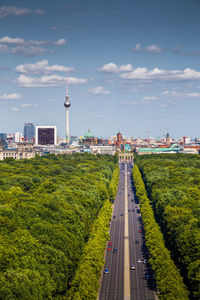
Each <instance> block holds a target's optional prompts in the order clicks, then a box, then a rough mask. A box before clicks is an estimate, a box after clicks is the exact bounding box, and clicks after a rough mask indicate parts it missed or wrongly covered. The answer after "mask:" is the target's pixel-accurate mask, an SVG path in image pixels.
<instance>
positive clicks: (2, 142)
mask: <svg viewBox="0 0 200 300" xmlns="http://www.w3.org/2000/svg"><path fill="white" fill-rule="evenodd" d="M6 145H7V133H0V146H2V147H5V146H6Z"/></svg>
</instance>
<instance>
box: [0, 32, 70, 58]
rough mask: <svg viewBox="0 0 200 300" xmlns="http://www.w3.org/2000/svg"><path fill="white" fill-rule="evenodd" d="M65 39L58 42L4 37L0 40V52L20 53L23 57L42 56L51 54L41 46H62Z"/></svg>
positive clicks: (50, 51)
mask: <svg viewBox="0 0 200 300" xmlns="http://www.w3.org/2000/svg"><path fill="white" fill-rule="evenodd" d="M65 44H66V39H60V40H58V41H55V42H53V41H49V40H41V41H38V40H24V39H23V38H20V37H10V36H4V37H2V38H0V52H7V53H11V54H16V53H20V54H23V55H25V56H33V55H42V54H44V53H52V52H53V51H52V50H50V49H46V48H44V47H43V46H44V45H46V46H51V45H55V46H64V45H65Z"/></svg>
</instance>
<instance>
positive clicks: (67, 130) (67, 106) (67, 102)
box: [64, 77, 71, 142]
mask: <svg viewBox="0 0 200 300" xmlns="http://www.w3.org/2000/svg"><path fill="white" fill-rule="evenodd" d="M64 106H65V108H66V123H65V140H66V142H69V140H70V138H69V108H70V106H71V103H70V102H69V95H68V77H67V88H66V96H65V102H64Z"/></svg>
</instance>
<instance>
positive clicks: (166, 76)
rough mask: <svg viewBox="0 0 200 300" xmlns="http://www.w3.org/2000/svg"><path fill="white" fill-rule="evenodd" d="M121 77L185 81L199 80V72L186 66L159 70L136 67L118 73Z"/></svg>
mask: <svg viewBox="0 0 200 300" xmlns="http://www.w3.org/2000/svg"><path fill="white" fill-rule="evenodd" d="M120 77H121V78H123V79H128V80H143V81H154V80H156V81H185V80H199V79H200V72H198V71H195V70H193V69H190V68H187V69H185V70H183V71H182V70H161V69H159V68H154V69H153V70H148V69H147V68H136V69H134V70H133V71H132V72H127V73H123V74H121V75H120Z"/></svg>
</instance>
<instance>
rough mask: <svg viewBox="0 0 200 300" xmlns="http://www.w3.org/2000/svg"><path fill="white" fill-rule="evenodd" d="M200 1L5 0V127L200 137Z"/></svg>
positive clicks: (1, 7) (1, 74)
mask: <svg viewBox="0 0 200 300" xmlns="http://www.w3.org/2000/svg"><path fill="white" fill-rule="evenodd" d="M199 11H200V1H199V0H176V1H174V0H167V1H166V0H123V1H119V0H115V1H114V0H101V1H94V0H84V1H83V0H73V1H70V0H56V1H53V0H48V1H45V0H43V1H42V0H40V1H39V0H34V1H33V0H0V29H1V30H0V132H5V133H14V132H17V131H21V132H23V126H24V123H25V122H33V123H34V124H35V125H42V126H44V125H56V126H57V127H58V135H59V136H61V137H64V136H65V108H64V101H65V94H66V77H67V76H68V81H69V98H70V101H71V107H70V112H69V116H70V134H71V135H77V136H83V135H84V134H85V133H86V132H87V130H88V129H90V130H91V132H92V133H93V134H94V135H95V136H98V137H109V136H111V135H115V134H116V133H117V132H118V131H121V132H122V134H123V135H125V136H127V137H130V136H133V137H135V138H137V137H144V138H145V137H147V135H150V136H154V137H163V136H164V135H165V134H166V133H167V132H169V133H170V136H171V137H174V138H178V137H182V136H190V137H192V138H196V137H200V132H199V112H200V39H199V28H200V18H199Z"/></svg>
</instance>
